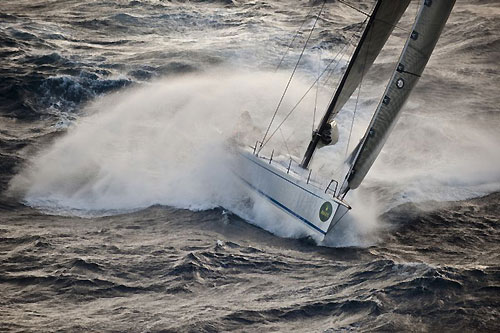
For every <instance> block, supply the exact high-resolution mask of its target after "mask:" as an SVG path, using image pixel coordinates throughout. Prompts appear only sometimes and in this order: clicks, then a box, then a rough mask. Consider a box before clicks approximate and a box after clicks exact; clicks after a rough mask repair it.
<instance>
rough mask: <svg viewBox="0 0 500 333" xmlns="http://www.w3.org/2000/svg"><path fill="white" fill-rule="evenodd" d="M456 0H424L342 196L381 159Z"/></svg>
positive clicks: (355, 186)
mask: <svg viewBox="0 0 500 333" xmlns="http://www.w3.org/2000/svg"><path fill="white" fill-rule="evenodd" d="M454 4H455V0H422V5H421V8H420V10H419V13H418V15H417V17H416V19H415V23H414V25H413V28H412V32H411V34H410V36H409V37H408V39H407V41H406V44H405V47H404V48H403V51H402V53H401V56H400V58H399V61H398V65H397V66H396V69H395V70H394V73H393V75H392V78H391V80H390V81H389V83H388V85H387V87H386V90H385V93H384V95H383V97H382V99H381V101H380V102H379V105H378V107H377V109H376V111H375V114H374V115H373V118H372V120H371V122H370V126H368V128H367V130H366V133H365V135H364V136H363V139H362V140H361V142H360V144H359V148H357V149H356V150H355V151H354V153H353V156H354V158H353V159H352V164H351V168H350V170H349V173H348V174H347V176H346V179H345V181H344V184H343V186H342V193H343V194H345V193H347V191H349V189H355V188H357V187H358V186H359V184H360V183H361V181H362V180H363V179H364V177H365V176H366V174H367V173H368V170H369V169H370V167H371V166H372V164H373V162H374V161H375V159H376V158H377V156H378V154H379V152H380V150H381V149H382V146H383V145H384V143H385V141H386V140H387V137H388V136H389V133H390V132H391V130H392V128H393V127H394V125H395V124H396V121H397V119H398V117H399V115H400V111H401V108H402V107H403V105H404V103H405V102H406V100H407V98H408V96H409V95H410V93H411V91H412V89H413V87H415V85H416V84H417V82H418V79H419V78H420V76H421V74H422V72H423V71H424V68H425V65H426V64H427V62H428V60H429V58H430V56H431V54H432V51H433V50H434V47H435V46H436V43H437V41H438V39H439V35H440V34H441V31H442V30H443V28H444V25H445V24H446V20H447V19H448V17H449V15H450V13H451V10H452V8H453V5H454Z"/></svg>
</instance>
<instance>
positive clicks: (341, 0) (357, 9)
mask: <svg viewBox="0 0 500 333" xmlns="http://www.w3.org/2000/svg"><path fill="white" fill-rule="evenodd" d="M338 1H339V2H340V3H341V4H344V5H346V6H347V7H349V8H351V9H354V10H355V11H357V12H359V13H361V14H363V15H365V16H367V17H371V16H372V15H371V14H368V13H367V12H365V11H362V10H361V9H359V8H356V7H354V6H353V5H351V4H349V3H347V2H345V1H343V0H338ZM376 21H379V22H382V23H385V24H389V25H392V26H393V27H394V28H398V29H400V30H403V31H405V32H410V30H408V29H407V28H403V27H400V26H398V25H397V24H394V23H390V22H387V21H384V20H380V19H376Z"/></svg>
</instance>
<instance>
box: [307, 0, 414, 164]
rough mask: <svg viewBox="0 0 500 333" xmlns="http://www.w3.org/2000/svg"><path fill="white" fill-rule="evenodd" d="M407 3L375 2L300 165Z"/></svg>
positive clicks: (405, 0)
mask: <svg viewBox="0 0 500 333" xmlns="http://www.w3.org/2000/svg"><path fill="white" fill-rule="evenodd" d="M409 3H410V0H378V1H377V4H376V5H375V8H374V9H373V12H372V14H371V16H370V18H369V20H368V23H367V25H366V28H365V30H364V32H363V35H362V36H361V39H360V41H359V43H358V46H357V47H356V49H355V51H354V53H353V55H352V58H351V60H350V62H349V65H348V66H347V69H346V71H345V73H344V75H343V77H342V80H341V82H340V84H339V86H338V88H337V90H336V92H335V95H334V96H333V98H332V101H331V102H330V104H329V106H328V108H327V110H326V112H325V114H324V116H323V118H322V120H321V122H320V123H319V125H318V129H317V130H316V131H315V132H314V134H313V138H312V140H311V142H310V143H309V146H308V147H307V151H306V153H305V155H304V159H303V161H302V164H301V166H302V167H303V168H307V167H308V165H309V163H310V161H311V159H312V155H313V154H314V151H315V150H316V148H317V145H318V143H319V142H320V140H321V134H322V133H323V132H324V131H325V130H327V128H328V123H329V122H331V121H332V120H333V118H334V117H335V116H336V115H337V113H338V112H339V111H340V109H341V108H342V107H343V106H344V104H345V103H346V102H347V101H348V100H349V98H350V97H351V95H352V94H353V93H354V91H355V90H356V88H357V87H358V86H359V84H360V83H361V80H362V79H363V76H364V74H365V73H366V72H367V71H368V69H369V68H370V67H371V65H372V64H373V62H374V61H375V59H376V58H377V56H378V54H379V53H380V51H381V50H382V47H383V46H384V45H385V43H386V41H387V39H388V38H389V36H390V35H391V33H392V31H393V30H394V27H395V26H396V23H397V22H398V21H399V19H400V18H401V16H402V15H403V13H404V12H405V10H406V8H407V7H408V5H409Z"/></svg>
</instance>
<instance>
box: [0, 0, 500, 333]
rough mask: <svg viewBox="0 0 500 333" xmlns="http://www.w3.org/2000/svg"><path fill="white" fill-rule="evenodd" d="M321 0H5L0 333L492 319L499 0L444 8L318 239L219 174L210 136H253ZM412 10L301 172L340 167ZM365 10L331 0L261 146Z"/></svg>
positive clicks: (223, 154)
mask: <svg viewBox="0 0 500 333" xmlns="http://www.w3.org/2000/svg"><path fill="white" fill-rule="evenodd" d="M321 3H322V2H321V1H236V0H234V1H231V0H227V1H223V0H220V1H215V0H214V1H201V0H200V1H160V0H141V1H110V0H100V1H93V2H82V1H76V0H66V1H58V0H50V1H49V0H44V1H42V0H37V1H27V0H18V1H10V0H3V1H2V3H1V4H0V56H1V59H2V61H0V296H1V297H0V331H9V332H26V331H36V332H40V331H44V332H45V331H48V332H52V331H99V332H103V331H105V332H106V331H120V332H122V331H125V332H143V331H146V332H159V331H161V332H225V331H241V332H253V331H258V332H262V331H275V332H288V331H292V330H295V331H299V332H336V331H370V332H371V331H438V330H444V331H480V332H489V331H491V332H495V331H499V330H500V320H499V319H498V318H499V317H500V296H499V295H500V292H499V291H500V257H499V253H500V246H499V244H500V225H499V219H500V168H499V165H500V150H499V149H498V143H499V142H500V132H499V131H498V128H499V126H500V116H499V105H500V96H499V95H498V90H499V88H500V85H499V83H498V75H499V73H500V66H499V64H498V57H499V56H500V40H499V39H498V31H500V4H498V3H497V2H496V1H484V0H482V1H480V0H474V1H463V0H458V1H457V3H456V5H455V8H454V11H453V12H452V14H451V16H450V19H449V21H448V23H447V26H446V28H445V30H444V32H443V34H442V36H441V39H440V41H439V43H438V45H437V47H436V50H435V52H434V54H433V56H432V58H431V60H430V62H429V65H428V67H427V68H426V70H425V72H424V75H423V77H422V78H421V79H420V82H419V84H418V86H417V87H416V89H415V91H414V93H413V94H412V96H411V98H410V100H409V101H408V103H407V105H406V106H405V109H404V110H403V115H402V117H401V119H400V120H399V123H398V125H397V126H396V128H395V130H394V132H393V134H392V135H391V137H390V139H389V140H388V142H387V144H386V146H385V147H384V149H383V151H382V153H381V155H380V156H379V158H378V159H377V162H376V163H375V164H374V167H373V168H372V170H371V171H370V173H369V174H368V176H367V178H366V181H365V182H364V183H363V184H362V186H361V187H360V188H359V189H358V190H356V191H353V192H351V193H350V194H349V195H348V196H347V197H346V200H347V201H348V202H349V203H350V204H351V205H352V206H353V207H354V208H353V210H352V211H351V212H350V213H349V214H348V216H346V217H345V218H344V219H343V220H342V222H341V223H340V224H339V225H338V226H337V227H336V228H335V229H334V233H332V235H331V236H330V237H329V238H328V239H327V240H325V241H324V242H319V243H318V242H316V241H314V240H313V239H311V238H309V237H307V234H305V233H304V232H303V231H301V229H299V228H294V227H287V226H286V224H283V223H282V221H277V220H275V219H274V217H273V216H272V215H269V214H268V211H267V210H266V208H265V207H263V206H262V205H261V204H258V203H256V202H254V201H253V199H252V197H251V196H250V195H249V194H248V193H247V192H246V190H245V189H242V188H240V187H239V185H238V184H237V183H236V182H235V181H234V180H233V179H232V177H231V174H230V173H229V172H228V171H227V164H228V163H230V160H229V159H230V157H229V155H230V154H228V153H227V150H228V143H234V142H237V143H239V144H242V145H253V144H254V143H255V141H257V140H260V139H261V138H262V135H263V133H264V132H265V130H266V128H267V125H268V124H269V121H270V119H271V116H272V114H273V112H274V110H275V108H276V105H277V104H278V101H279V99H280V97H281V94H282V92H283V90H284V88H285V85H286V83H287V81H288V79H289V77H290V73H291V72H292V70H293V68H294V65H295V62H296V61H297V58H298V56H299V54H300V53H301V50H302V47H303V45H304V42H305V41H306V39H307V36H308V34H309V32H308V29H310V28H311V27H312V25H313V22H314V15H315V14H316V13H318V11H319V8H320V7H321ZM349 3H351V4H353V5H354V6H356V7H357V8H359V9H361V10H363V11H367V12H368V11H370V10H371V8H372V6H373V1H350V2H349ZM417 5H418V3H417V2H416V1H413V2H412V4H411V5H410V7H409V8H408V10H407V12H406V13H405V15H404V16H403V18H402V20H401V22H400V23H399V24H398V27H397V28H396V29H395V31H394V34H393V36H392V37H391V38H390V39H389V41H388V44H387V45H386V47H385V48H384V50H383V52H382V54H381V55H380V56H379V58H378V60H377V62H376V63H375V65H374V66H373V68H372V70H371V71H370V73H368V75H367V77H366V78H365V80H364V82H363V84H362V86H361V89H360V92H359V98H357V96H358V93H357V92H356V93H355V96H354V97H353V98H352V99H351V101H349V102H348V103H347V105H346V107H345V109H344V110H343V111H342V112H341V113H340V114H339V118H338V122H339V130H340V141H339V144H337V145H336V146H333V147H325V148H323V149H321V150H320V151H318V153H317V154H316V156H315V160H314V162H313V165H312V169H313V177H315V178H316V179H326V180H328V179H330V178H332V177H334V178H337V179H341V177H342V171H343V169H342V163H341V162H342V161H343V160H344V158H345V156H346V155H347V154H348V152H349V151H350V150H352V149H353V148H354V146H355V145H356V143H357V142H358V140H359V139H360V138H361V136H362V135H363V133H364V129H365V127H366V125H367V123H368V122H369V120H370V117H371V114H372V113H373V111H374V108H375V107H376V105H377V103H378V101H379V99H380V95H381V94H382V91H383V89H384V87H385V84H386V82H387V81H388V79H389V76H390V72H391V70H392V69H393V68H394V66H395V62H396V60H397V57H398V55H399V53H400V52H401V47H402V45H403V43H404V40H405V38H406V36H407V34H408V31H409V29H410V27H411V24H412V22H413V18H414V15H415V13H416V11H417ZM306 18H307V19H306ZM364 19H365V17H364V16H363V15H362V14H360V13H359V12H357V11H355V10H353V9H351V8H349V7H347V6H345V5H343V4H341V3H339V2H331V1H327V3H326V5H325V8H324V11H323V12H322V14H321V17H320V19H319V20H318V23H317V28H316V29H315V31H314V32H313V33H312V34H311V38H310V40H309V42H308V47H307V48H306V51H305V53H304V56H303V58H302V60H301V62H300V66H299V67H298V70H297V73H296V75H295V77H294V80H293V81H292V84H291V86H290V88H289V90H288V93H287V95H286V97H285V99H284V100H283V104H282V106H281V108H280V109H279V112H278V114H277V117H276V121H275V122H274V126H276V125H277V124H278V123H279V122H281V120H282V119H283V118H284V117H285V115H286V114H287V112H288V111H289V110H290V109H292V108H293V107H294V105H295V104H296V103H297V102H298V101H299V99H300V98H301V97H302V95H303V94H304V93H305V92H306V91H307V90H308V89H309V88H310V87H311V85H312V84H313V83H314V81H315V78H316V77H317V75H318V72H320V71H322V70H323V69H324V68H325V67H326V66H327V64H328V63H330V62H331V61H332V60H338V61H337V62H335V63H336V64H337V65H336V66H335V67H334V65H332V66H331V67H330V69H331V70H330V71H329V72H328V73H327V75H325V77H324V79H323V80H322V81H321V82H320V85H319V86H317V87H314V89H312V90H311V91H310V93H309V94H308V95H307V96H306V98H305V99H304V100H303V101H302V103H300V104H299V106H298V107H297V109H296V110H295V111H294V112H293V114H292V116H291V117H290V118H289V119H288V121H287V122H285V123H284V124H283V126H282V128H281V130H280V131H279V132H277V133H276V135H275V136H274V137H273V139H272V140H271V141H270V142H269V144H268V145H267V146H266V147H265V149H264V150H263V154H264V155H270V154H271V151H272V150H273V149H274V151H275V153H274V154H275V155H274V158H275V160H276V161H287V160H288V156H292V157H293V158H294V159H300V157H301V154H302V153H303V152H304V150H305V147H306V144H307V143H308V139H309V136H310V132H311V128H312V126H313V123H314V121H316V122H317V121H318V118H319V117H320V115H321V113H322V112H323V110H324V108H325V106H326V105H327V103H328V101H329V99H330V98H331V95H332V93H333V89H334V88H335V86H336V84H337V82H338V79H339V76H340V73H341V70H342V67H343V66H345V64H346V61H347V59H348V55H349V54H350V52H352V49H353V45H354V44H355V41H356V38H357V36H358V35H359V31H360V27H361V23H362V22H363V20H364ZM303 23H304V24H303ZM302 24H303V29H302V32H301V33H300V34H298V35H297V37H296V38H295V39H294V35H295V32H296V30H297V29H298V28H299V27H300V26H301V25H302ZM292 41H293V43H292ZM289 46H290V47H289ZM284 55H285V57H284V58H283V56H284ZM282 58H283V62H282V63H281V65H280V66H279V68H278V69H277V67H278V64H279V63H280V60H281V59H282ZM315 109H316V111H315V112H314V111H313V110H315ZM351 124H353V125H352V135H349V133H350V131H351ZM273 128H275V127H273Z"/></svg>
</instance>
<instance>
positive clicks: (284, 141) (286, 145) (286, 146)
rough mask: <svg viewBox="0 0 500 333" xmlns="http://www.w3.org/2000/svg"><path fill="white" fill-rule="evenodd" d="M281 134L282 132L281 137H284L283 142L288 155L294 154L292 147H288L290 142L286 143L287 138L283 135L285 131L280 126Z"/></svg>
mask: <svg viewBox="0 0 500 333" xmlns="http://www.w3.org/2000/svg"><path fill="white" fill-rule="evenodd" d="M280 134H281V137H282V138H283V143H284V144H285V148H286V151H287V153H288V155H289V156H292V154H291V153H290V149H288V144H287V143H286V139H285V136H284V135H283V131H282V130H281V128H280Z"/></svg>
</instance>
